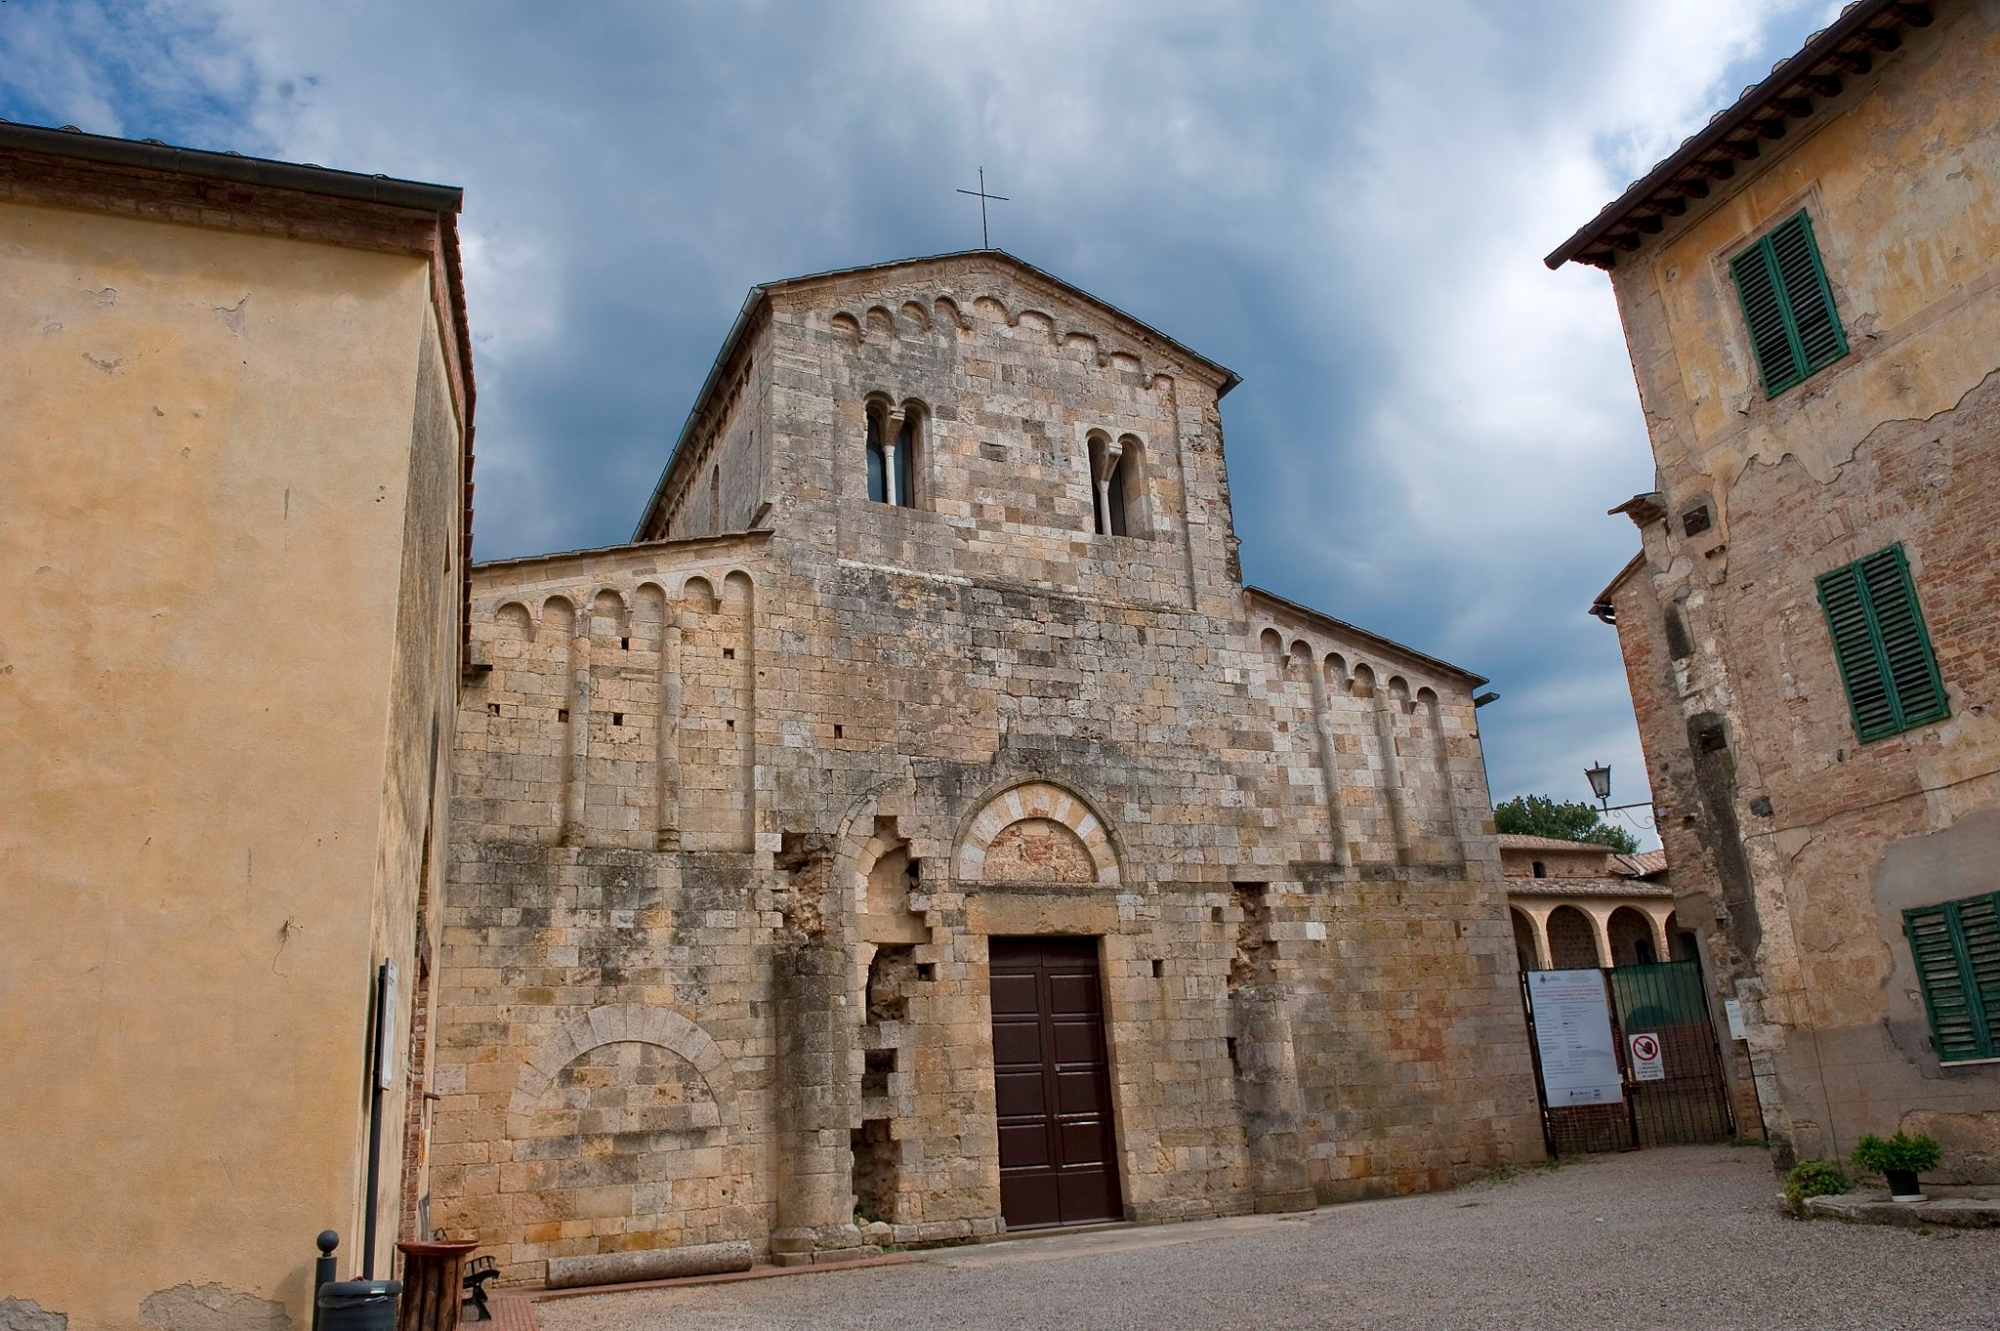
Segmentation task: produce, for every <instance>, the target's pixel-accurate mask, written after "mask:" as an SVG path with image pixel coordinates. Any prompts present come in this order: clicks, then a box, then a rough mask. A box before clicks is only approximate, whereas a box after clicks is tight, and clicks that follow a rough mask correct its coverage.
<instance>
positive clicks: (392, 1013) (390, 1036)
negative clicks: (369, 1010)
mask: <svg viewBox="0 0 2000 1331" xmlns="http://www.w3.org/2000/svg"><path fill="white" fill-rule="evenodd" d="M377 990H378V992H377V994H376V998H375V1036H376V1040H375V1084H376V1085H377V1086H379V1087H381V1088H382V1089H383V1090H385V1091H386V1090H388V1089H389V1088H390V1087H392V1086H394V1085H395V1083H396V963H395V962H393V961H385V962H383V963H382V970H381V979H380V983H379V985H378V986H377Z"/></svg>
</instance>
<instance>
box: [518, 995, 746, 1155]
mask: <svg viewBox="0 0 2000 1331" xmlns="http://www.w3.org/2000/svg"><path fill="white" fill-rule="evenodd" d="M626 1043H630V1044H642V1045H653V1046H657V1047H659V1048H661V1049H664V1050H667V1051H668V1052H670V1053H672V1054H674V1055H676V1056H678V1057H679V1058H680V1059H682V1060H684V1061H685V1062H687V1063H688V1064H690V1065H691V1066H692V1068H693V1070H694V1072H695V1073H696V1074H697V1075H698V1076H699V1077H700V1078H701V1081H702V1084H703V1085H704V1086H705V1087H706V1088H707V1090H708V1102H709V1103H712V1104H713V1105H714V1106H715V1120H716V1121H715V1124H714V1126H717V1127H724V1128H727V1127H732V1126H734V1125H735V1123H736V1086H735V1080H734V1078H733V1077H732V1076H731V1074H730V1068H729V1060H728V1059H726V1058H724V1057H723V1055H722V1050H721V1049H720V1048H718V1047H717V1046H716V1043H715V1041H714V1040H713V1039H711V1038H710V1037H709V1034H708V1032H707V1031H704V1030H703V1029H702V1028H701V1027H700V1026H698V1025H696V1024H695V1023H694V1022H693V1021H691V1020H689V1019H688V1018H687V1017H684V1016H682V1015H681V1014H680V1013H678V1012H675V1011H673V1010H672V1009H671V1008H660V1007H649V1006H647V1005H646V1004H644V1003H621V1004H612V1005H608V1006H605V1007H597V1008H592V1009H590V1010H589V1011H588V1012H580V1013H578V1014H577V1015H576V1016H574V1017H572V1018H570V1019H569V1020H568V1021H566V1022H564V1023H563V1024H562V1025H561V1026H560V1027H558V1028H557V1029H556V1032H555V1034H554V1035H552V1036H550V1037H549V1038H548V1039H546V1040H544V1041H543V1042H542V1043H541V1045H540V1046H538V1047H537V1048H536V1050H535V1052H534V1053H533V1054H531V1055H529V1056H528V1061H527V1062H525V1063H523V1064H522V1065H521V1071H520V1072H519V1073H518V1074H517V1075H516V1077H515V1079H514V1094H513V1097H512V1099H510V1100H509V1101H508V1105H507V1135H508V1136H509V1137H511V1138H514V1139H516V1140H519V1139H522V1138H525V1137H527V1136H529V1135H531V1134H532V1131H533V1126H534V1118H535V1113H536V1110H537V1109H538V1108H539V1107H540V1105H541V1102H542V1098H543V1097H544V1096H545V1095H547V1094H548V1092H549V1091H550V1090H551V1089H553V1088H555V1087H556V1086H557V1085H558V1084H559V1081H560V1079H561V1076H562V1072H563V1069H564V1068H567V1067H569V1066H570V1065H571V1064H573V1063H575V1062H576V1061H577V1060H578V1059H581V1058H584V1057H585V1056H586V1055H589V1054H590V1053H592V1052H593V1051H594V1050H597V1049H600V1048H602V1047H604V1046H606V1045H612V1044H626Z"/></svg>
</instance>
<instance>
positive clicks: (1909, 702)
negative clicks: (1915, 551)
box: [1819, 545, 1951, 744]
mask: <svg viewBox="0 0 2000 1331" xmlns="http://www.w3.org/2000/svg"><path fill="white" fill-rule="evenodd" d="M1819 603H1820V608H1821V609H1823V610H1825V611H1826V625H1827V629H1828V631H1829V632H1830V633H1831V634H1832V635H1833V656H1834V660H1835V661H1837V662H1839V664H1840V682H1841V683H1842V684H1845V685H1846V686H1847V705H1848V707H1849V709H1850V710H1851V711H1852V712H1853V713H1854V733H1855V736H1856V738H1858V739H1859V740H1860V741H1861V742H1862V743H1863V744H1866V743H1868V742H1869V741H1870V740H1876V739H1883V738H1885V737H1887V736H1889V735H1896V734H1901V733H1902V732H1903V731H1905V730H1910V729H1913V728H1914V727H1916V726H1921V725H1927V724H1929V723H1930V722H1932V721H1942V720H1944V719H1945V718H1946V717H1947V716H1950V715H1951V704H1950V702H1949V701H1948V700H1947V699H1946V697H1945V692H1944V683H1943V681H1942V680H1940V679H1939V678H1938V668H1937V658H1936V657H1935V656H1934V655H1933V654H1932V653H1931V639H1930V635H1929V634H1928V633H1926V632H1925V631H1924V612H1923V610H1922V608H1921V607H1919V606H1918V605H1917V589H1916V586H1915V584H1913V583H1912V582H1911V581H1910V564H1909V561H1908V560H1907V559H1905V558H1904V557H1903V547H1902V546H1900V545H1892V546H1890V547H1889V548H1888V549H1887V550H1877V551H1876V552H1875V553H1874V554H1872V555H1869V556H1868V557H1867V558H1866V559H1857V560H1855V561H1854V562H1853V563H1852V564H1849V565H1847V566H1846V567H1845V568H1837V569H1834V570H1833V571H1832V572H1830V573H1822V574H1820V577H1819Z"/></svg>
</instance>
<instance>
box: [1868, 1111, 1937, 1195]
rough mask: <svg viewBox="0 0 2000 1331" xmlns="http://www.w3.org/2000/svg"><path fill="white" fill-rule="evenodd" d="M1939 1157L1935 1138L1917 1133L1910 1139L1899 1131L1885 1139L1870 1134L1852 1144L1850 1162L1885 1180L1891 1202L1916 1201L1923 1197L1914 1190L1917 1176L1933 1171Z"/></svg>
mask: <svg viewBox="0 0 2000 1331" xmlns="http://www.w3.org/2000/svg"><path fill="white" fill-rule="evenodd" d="M1942 1156H1943V1153H1942V1152H1941V1151H1939V1150H1938V1144H1937V1139H1936V1138H1934V1137H1928V1136H1925V1135H1924V1134H1923V1133H1921V1132H1920V1133H1918V1134H1917V1135H1916V1136H1914V1137H1912V1136H1910V1135H1909V1134H1907V1133H1905V1132H1903V1131H1901V1130H1900V1129H1899V1130H1898V1131H1897V1133H1896V1135H1895V1136H1893V1137H1890V1138H1888V1139H1887V1140H1884V1139H1883V1138H1881V1137H1877V1136H1876V1135H1874V1134H1873V1133H1870V1134H1868V1135H1867V1136H1865V1137H1863V1138H1862V1139H1861V1140H1860V1141H1858V1142H1856V1143H1855V1144H1854V1155H1853V1160H1854V1167H1855V1168H1856V1169H1866V1170H1869V1171H1872V1172H1873V1173H1877V1174H1880V1175H1882V1176H1883V1177H1884V1178H1886V1179H1888V1180H1889V1199H1890V1200H1891V1201H1898V1202H1920V1201H1923V1200H1924V1195H1923V1193H1921V1192H1919V1191H1917V1187H1918V1185H1917V1175H1919V1174H1922V1173H1925V1172H1926V1171H1928V1170H1932V1169H1936V1168H1937V1167H1938V1161H1939V1160H1940V1159H1941V1158H1942Z"/></svg>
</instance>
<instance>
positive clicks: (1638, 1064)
mask: <svg viewBox="0 0 2000 1331" xmlns="http://www.w3.org/2000/svg"><path fill="white" fill-rule="evenodd" d="M1626 1044H1627V1045H1628V1046H1629V1047H1630V1049H1631V1053H1632V1080H1633V1081H1665V1080H1666V1079H1667V1065H1666V1063H1665V1062H1664V1061H1663V1060H1662V1059H1661V1058H1660V1037H1659V1036H1657V1035H1654V1034H1653V1033H1652V1032H1650V1031H1641V1032H1639V1033H1638V1034H1637V1035H1633V1036H1630V1037H1628V1038H1627V1040H1626Z"/></svg>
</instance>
